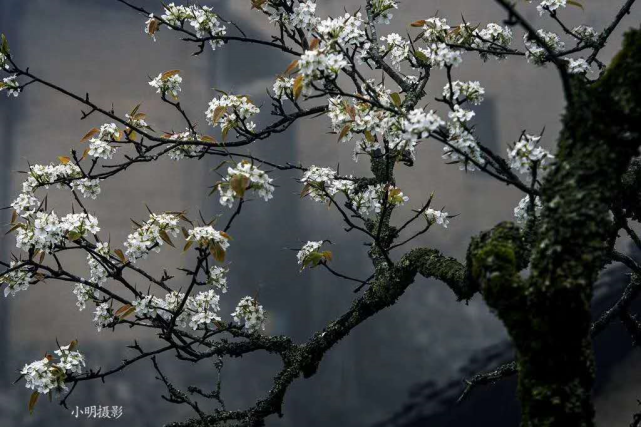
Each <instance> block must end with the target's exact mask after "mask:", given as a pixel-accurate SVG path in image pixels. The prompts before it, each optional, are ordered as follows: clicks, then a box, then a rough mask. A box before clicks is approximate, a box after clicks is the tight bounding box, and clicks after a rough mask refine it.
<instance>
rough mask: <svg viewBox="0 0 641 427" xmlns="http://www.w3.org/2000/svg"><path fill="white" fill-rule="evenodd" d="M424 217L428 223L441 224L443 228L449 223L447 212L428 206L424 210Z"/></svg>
mask: <svg viewBox="0 0 641 427" xmlns="http://www.w3.org/2000/svg"><path fill="white" fill-rule="evenodd" d="M425 218H426V219H427V222H428V223H430V224H438V225H442V226H443V228H447V225H448V224H449V223H450V220H449V214H448V213H447V212H443V211H437V210H434V209H432V208H428V209H427V210H426V211H425Z"/></svg>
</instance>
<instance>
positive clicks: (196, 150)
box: [167, 130, 205, 161]
mask: <svg viewBox="0 0 641 427" xmlns="http://www.w3.org/2000/svg"><path fill="white" fill-rule="evenodd" d="M167 139H169V140H172V141H176V142H180V141H200V140H201V136H200V135H195V134H193V133H192V132H190V131H189V130H187V131H185V132H181V133H174V134H171V135H167ZM167 147H168V148H171V147H173V148H171V150H169V151H168V152H167V154H168V155H169V158H170V159H171V160H176V161H178V160H182V159H184V158H185V157H194V156H197V155H198V154H200V153H202V152H203V151H204V150H205V146H204V145H194V144H185V145H178V146H175V147H174V144H172V145H168V146H167Z"/></svg>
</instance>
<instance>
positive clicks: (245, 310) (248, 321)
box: [231, 296, 266, 332]
mask: <svg viewBox="0 0 641 427" xmlns="http://www.w3.org/2000/svg"><path fill="white" fill-rule="evenodd" d="M231 315H232V316H233V318H234V322H236V323H237V324H239V325H241V326H244V328H245V329H247V330H248V331H250V332H256V331H258V330H260V329H262V330H265V320H266V319H265V315H266V313H265V310H264V309H263V306H262V305H260V304H258V301H256V300H255V299H253V298H252V297H249V296H248V297H245V298H243V299H241V300H240V302H239V303H238V305H237V306H236V310H235V311H234V312H233V313H232V314H231Z"/></svg>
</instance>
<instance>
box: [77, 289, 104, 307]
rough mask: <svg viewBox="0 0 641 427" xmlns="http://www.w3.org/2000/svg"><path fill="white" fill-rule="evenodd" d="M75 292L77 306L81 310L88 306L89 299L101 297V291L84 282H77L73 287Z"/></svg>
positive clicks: (93, 299)
mask: <svg viewBox="0 0 641 427" xmlns="http://www.w3.org/2000/svg"><path fill="white" fill-rule="evenodd" d="M73 294H74V295H75V296H76V299H77V301H76V306H78V309H79V310H80V311H82V310H84V309H85V308H86V307H87V301H95V300H97V299H98V298H100V291H98V289H96V288H93V287H91V286H88V285H85V284H83V283H76V285H75V286H74V288H73Z"/></svg>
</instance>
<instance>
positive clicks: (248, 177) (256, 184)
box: [218, 160, 274, 208]
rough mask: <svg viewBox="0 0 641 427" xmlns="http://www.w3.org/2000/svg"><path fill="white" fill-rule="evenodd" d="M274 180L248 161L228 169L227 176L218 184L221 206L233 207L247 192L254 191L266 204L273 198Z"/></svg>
mask: <svg viewBox="0 0 641 427" xmlns="http://www.w3.org/2000/svg"><path fill="white" fill-rule="evenodd" d="M272 181H273V180H272V179H271V178H270V177H269V176H268V175H267V174H266V173H265V172H264V171H262V170H260V169H259V168H258V167H256V166H254V165H253V164H251V162H249V161H247V160H243V161H242V162H240V163H238V164H236V166H235V167H229V168H227V176H226V177H224V178H223V180H222V181H221V182H220V183H219V184H218V191H219V193H220V204H221V205H223V206H227V207H229V208H231V207H233V205H234V202H235V201H236V200H237V199H242V198H243V197H244V193H245V191H247V190H252V191H254V192H255V193H256V194H258V196H259V197H261V198H262V199H263V200H265V201H266V202H267V201H269V200H270V199H271V198H272V197H273V193H274V186H273V185H272V184H271V183H272Z"/></svg>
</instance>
